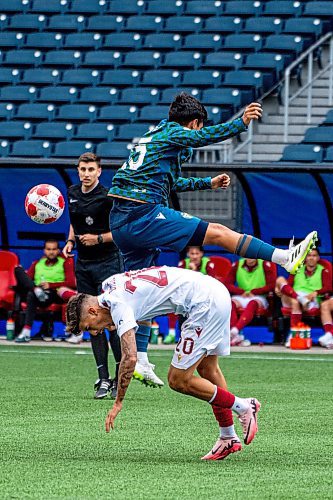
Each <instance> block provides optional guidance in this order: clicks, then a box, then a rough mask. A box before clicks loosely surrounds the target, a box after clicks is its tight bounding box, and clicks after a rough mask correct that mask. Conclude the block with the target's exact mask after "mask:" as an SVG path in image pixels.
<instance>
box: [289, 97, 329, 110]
mask: <svg viewBox="0 0 333 500" xmlns="http://www.w3.org/2000/svg"><path fill="white" fill-rule="evenodd" d="M307 103H308V98H307V96H304V97H303V96H300V97H296V99H294V100H293V101H292V103H291V107H295V106H297V107H299V106H304V107H305V106H307ZM312 106H322V107H326V108H328V107H330V105H329V102H328V96H327V95H325V96H323V97H312Z"/></svg>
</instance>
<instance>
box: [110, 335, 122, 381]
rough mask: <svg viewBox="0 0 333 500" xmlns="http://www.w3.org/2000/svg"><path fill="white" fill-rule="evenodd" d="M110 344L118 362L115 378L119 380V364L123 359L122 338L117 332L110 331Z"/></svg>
mask: <svg viewBox="0 0 333 500" xmlns="http://www.w3.org/2000/svg"><path fill="white" fill-rule="evenodd" d="M110 346H111V349H112V352H113V357H114V360H115V362H116V374H115V379H116V380H118V371H119V364H120V360H121V348H120V338H119V337H118V335H117V334H116V333H112V332H110Z"/></svg>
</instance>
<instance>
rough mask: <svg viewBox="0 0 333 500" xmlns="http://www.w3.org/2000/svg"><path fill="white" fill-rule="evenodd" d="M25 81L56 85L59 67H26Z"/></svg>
mask: <svg viewBox="0 0 333 500" xmlns="http://www.w3.org/2000/svg"><path fill="white" fill-rule="evenodd" d="M23 81H24V83H34V84H35V85H47V84H50V85H54V84H56V83H58V81H59V71H58V70H57V69H26V70H25V71H24V73H23Z"/></svg>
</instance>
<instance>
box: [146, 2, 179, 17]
mask: <svg viewBox="0 0 333 500" xmlns="http://www.w3.org/2000/svg"><path fill="white" fill-rule="evenodd" d="M183 6H184V2H182V1H176V0H174V1H173V2H161V1H160V0H150V1H149V2H147V8H146V12H147V14H160V15H161V16H171V15H176V16H179V15H180V14H182V12H183Z"/></svg>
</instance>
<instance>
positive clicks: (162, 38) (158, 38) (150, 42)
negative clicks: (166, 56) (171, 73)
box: [143, 33, 182, 50]
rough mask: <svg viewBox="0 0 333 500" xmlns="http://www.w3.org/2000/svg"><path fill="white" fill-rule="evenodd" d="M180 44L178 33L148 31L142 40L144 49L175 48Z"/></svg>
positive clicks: (180, 39)
mask: <svg viewBox="0 0 333 500" xmlns="http://www.w3.org/2000/svg"><path fill="white" fill-rule="evenodd" d="M181 44H182V37H181V36H180V35H179V34H178V33H150V34H149V35H146V36H145V37H144V40H143V47H144V48H145V49H158V50H175V49H179V48H180V47H181Z"/></svg>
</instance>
